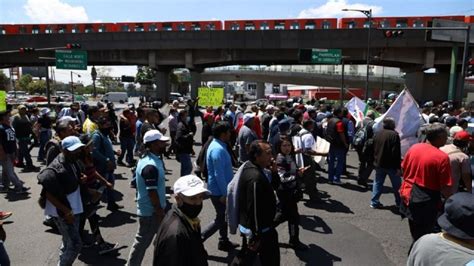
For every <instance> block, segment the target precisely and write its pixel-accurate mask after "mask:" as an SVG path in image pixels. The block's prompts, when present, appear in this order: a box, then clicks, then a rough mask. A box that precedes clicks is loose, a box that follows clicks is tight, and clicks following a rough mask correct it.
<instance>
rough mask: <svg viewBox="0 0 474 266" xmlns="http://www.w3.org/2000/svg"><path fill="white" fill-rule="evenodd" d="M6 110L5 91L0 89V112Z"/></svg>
mask: <svg viewBox="0 0 474 266" xmlns="http://www.w3.org/2000/svg"><path fill="white" fill-rule="evenodd" d="M6 110H7V92H6V91H0V112H5V111H6Z"/></svg>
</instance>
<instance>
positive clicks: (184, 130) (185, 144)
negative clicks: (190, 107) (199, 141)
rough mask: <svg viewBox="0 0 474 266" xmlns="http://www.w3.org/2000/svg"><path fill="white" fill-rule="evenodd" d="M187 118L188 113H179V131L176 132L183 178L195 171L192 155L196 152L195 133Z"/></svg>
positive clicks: (177, 157) (177, 150) (177, 149)
mask: <svg viewBox="0 0 474 266" xmlns="http://www.w3.org/2000/svg"><path fill="white" fill-rule="evenodd" d="M187 118H188V113H187V111H185V110H182V111H180V112H179V115H178V121H179V122H178V130H177V131H176V159H177V160H178V162H179V163H180V164H181V172H180V173H181V174H180V175H181V176H185V175H189V174H191V172H192V171H193V165H192V162H191V154H192V153H193V152H194V150H193V142H194V140H193V138H194V133H193V131H192V128H191V126H190V125H189V124H188V121H187Z"/></svg>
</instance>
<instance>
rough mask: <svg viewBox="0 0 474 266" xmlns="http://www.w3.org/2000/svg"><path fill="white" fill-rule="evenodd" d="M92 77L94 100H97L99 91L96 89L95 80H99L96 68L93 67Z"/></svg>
mask: <svg viewBox="0 0 474 266" xmlns="http://www.w3.org/2000/svg"><path fill="white" fill-rule="evenodd" d="M91 77H92V86H93V87H94V99H95V98H97V90H96V88H95V80H96V79H97V71H96V70H95V66H92V70H91Z"/></svg>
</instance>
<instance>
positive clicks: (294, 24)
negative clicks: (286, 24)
mask: <svg viewBox="0 0 474 266" xmlns="http://www.w3.org/2000/svg"><path fill="white" fill-rule="evenodd" d="M299 28H300V24H299V23H298V22H297V21H293V22H292V23H291V25H290V30H298V29H299Z"/></svg>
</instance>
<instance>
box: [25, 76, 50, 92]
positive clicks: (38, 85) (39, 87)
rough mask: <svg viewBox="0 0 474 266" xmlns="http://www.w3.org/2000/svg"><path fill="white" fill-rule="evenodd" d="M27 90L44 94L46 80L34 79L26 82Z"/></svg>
mask: <svg viewBox="0 0 474 266" xmlns="http://www.w3.org/2000/svg"><path fill="white" fill-rule="evenodd" d="M20 80H21V79H20ZM27 91H28V93H29V94H36V93H38V94H44V93H45V92H46V81H44V80H34V81H32V82H30V83H28V86H27Z"/></svg>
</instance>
